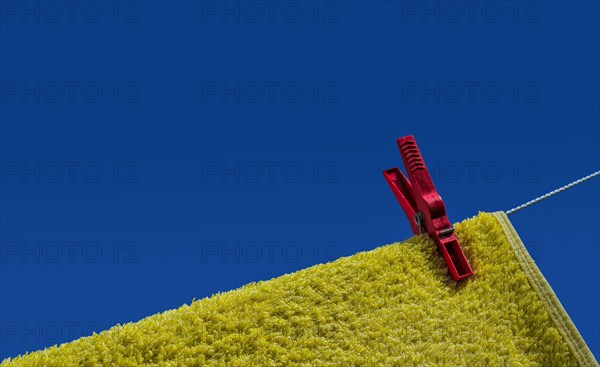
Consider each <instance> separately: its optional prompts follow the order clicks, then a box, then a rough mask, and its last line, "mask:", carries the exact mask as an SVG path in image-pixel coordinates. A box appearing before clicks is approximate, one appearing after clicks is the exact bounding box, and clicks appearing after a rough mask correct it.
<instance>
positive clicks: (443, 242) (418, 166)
mask: <svg viewBox="0 0 600 367" xmlns="http://www.w3.org/2000/svg"><path fill="white" fill-rule="evenodd" d="M397 143H398V149H400V155H401V156H402V160H403V162H404V167H405V168H406V172H407V174H408V179H407V178H406V176H404V174H403V173H402V172H401V171H400V170H399V169H398V168H391V169H388V170H385V171H383V176H384V178H385V180H386V181H387V183H388V185H389V186H390V188H391V189H392V192H393V193H394V196H396V199H397V200H398V202H399V203H400V206H401V207H402V210H404V214H406V217H407V218H408V221H409V222H410V225H411V228H412V231H413V233H414V234H416V235H421V234H424V233H427V234H429V236H430V237H431V239H432V240H433V241H434V242H435V243H436V245H437V247H438V249H439V251H440V253H441V254H442V257H443V258H444V260H445V261H446V264H447V265H448V270H449V272H450V275H451V276H452V278H453V279H454V280H457V281H458V280H461V279H465V278H467V277H469V276H471V275H472V274H473V270H472V269H471V266H470V265H469V262H468V260H467V258H466V256H465V254H464V252H463V251H462V248H461V247H460V244H459V243H458V239H457V238H456V235H455V234H454V227H453V226H452V224H451V223H450V221H449V220H448V217H447V215H446V207H445V206H444V202H443V200H442V198H441V196H440V195H439V194H438V192H437V190H436V189H435V186H434V185H433V181H432V180H431V176H430V175H429V171H427V167H426V166H425V162H424V161H423V157H422V156H421V152H420V151H419V148H418V147H417V143H416V141H415V138H414V137H413V136H412V135H409V136H404V137H402V138H399V139H398V140H397Z"/></svg>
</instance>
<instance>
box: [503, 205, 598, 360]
mask: <svg viewBox="0 0 600 367" xmlns="http://www.w3.org/2000/svg"><path fill="white" fill-rule="evenodd" d="M492 215H494V217H495V218H496V219H497V220H498V222H499V223H500V225H501V226H502V229H503V230H504V233H505V234H506V237H507V238H508V242H509V243H510V245H511V247H512V248H513V251H514V253H515V255H516V256H517V259H518V260H519V264H520V265H521V269H523V271H524V272H525V274H526V275H527V279H528V280H529V283H530V284H531V286H532V287H533V289H534V290H535V291H536V293H537V294H538V296H539V297H540V300H541V301H542V302H543V303H544V305H545V306H546V309H547V310H548V312H549V314H550V317H551V318H552V320H553V321H554V323H555V325H556V327H557V328H558V330H559V331H560V333H561V334H562V336H563V337H564V338H565V340H566V342H567V344H568V345H569V347H570V348H571V351H572V352H573V354H574V355H575V357H576V359H577V363H578V364H579V365H580V366H582V367H586V366H596V367H598V362H597V361H596V359H595V358H594V355H593V354H592V352H591V351H590V349H589V348H588V346H587V344H586V343H585V341H584V340H583V338H582V337H581V334H579V331H578V330H577V328H576V327H575V324H573V321H572V320H571V318H570V317H569V315H568V314H567V311H566V310H565V309H564V308H563V306H562V304H561V303H560V301H559V300H558V298H557V297H556V294H555V293H554V291H553V290H552V288H551V287H550V284H548V281H547V280H546V278H545V277H544V275H543V274H542V273H541V271H540V269H539V268H538V267H537V265H536V264H535V262H534V261H533V259H532V258H531V256H530V255H529V252H528V251H527V249H526V248H525V245H524V244H523V241H521V238H520V237H519V235H518V234H517V231H516V230H515V228H514V227H513V225H512V223H511V222H510V220H509V219H508V217H507V216H506V213H505V212H502V211H500V212H495V213H492Z"/></svg>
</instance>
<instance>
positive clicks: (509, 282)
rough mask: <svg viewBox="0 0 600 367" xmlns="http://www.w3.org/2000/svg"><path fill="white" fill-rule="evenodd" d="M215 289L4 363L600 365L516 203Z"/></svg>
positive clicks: (92, 366)
mask: <svg viewBox="0 0 600 367" xmlns="http://www.w3.org/2000/svg"><path fill="white" fill-rule="evenodd" d="M456 233H457V236H458V238H459V240H460V242H461V245H462V247H463V249H464V251H465V253H466V255H467V257H468V258H469V259H470V262H471V265H472V266H473V269H474V271H475V274H474V276H473V277H472V278H470V279H469V280H467V281H464V282H462V283H459V284H457V283H456V282H454V281H453V280H451V279H450V278H449V276H448V275H447V270H446V265H445V263H444V262H443V260H441V258H440V256H439V255H438V253H437V250H436V248H435V247H434V246H433V245H432V243H431V242H430V240H429V239H428V238H427V237H414V238H411V239H409V240H407V241H405V242H403V243H395V244H392V245H388V246H383V247H380V248H377V249H375V250H373V251H369V252H363V253H358V254H356V255H354V256H350V257H346V258H341V259H339V260H337V261H334V262H331V263H328V264H323V265H317V266H313V267H311V268H308V269H305V270H302V271H299V272H296V273H293V274H288V275H284V276H282V277H279V278H276V279H273V280H270V281H266V282H259V283H254V284H249V285H246V286H244V287H242V288H240V289H237V290H234V291H231V292H227V293H223V294H218V295H214V296H212V297H210V298H206V299H203V300H200V301H196V302H193V303H192V304H191V305H184V306H182V307H181V308H179V309H176V310H171V311H167V312H164V313H162V314H157V315H154V316H151V317H148V318H146V319H143V320H141V321H139V322H137V323H133V324H127V325H124V326H116V327H113V328H111V329H110V330H108V331H105V332H102V333H100V334H95V335H93V336H91V337H87V338H82V339H79V340H76V341H74V342H71V343H67V344H63V345H62V346H60V347H56V346H55V347H51V348H49V349H46V350H44V351H40V352H35V353H32V354H29V355H25V356H22V357H19V358H16V359H14V360H12V361H11V360H5V361H4V362H3V363H2V364H0V366H1V367H17V366H18V367H42V366H46V367H70V366H84V367H96V366H114V367H134V366H144V367H145V366H153V367H154V366H156V367H158V366H160V367H163V366H164V367H167V366H168V367H184V366H185V367H187V366H194V367H195V366H244V367H247V366H285V367H290V366H361V367H367V366H403V367H404V366H449V367H450V366H451V367H461V366H462V367H478V366H511V367H512V366H519V367H533V366H536V367H558V366H560V367H564V366H581V367H589V366H598V363H597V362H596V361H595V359H594V357H593V356H592V354H591V353H590V351H589V349H588V348H587V346H586V345H585V343H584V341H583V340H582V339H581V336H580V335H579V333H578V332H577V329H576V328H575V327H574V326H573V324H572V322H571V320H570V319H569V317H568V316H567V314H566V313H565V311H564V310H563V308H562V306H561V305H560V303H559V302H558V300H557V299H556V296H555V295H554V293H553V292H552V290H551V288H550V287H549V286H548V284H547V283H546V281H545V279H544V278H543V276H542V275H541V274H540V273H539V270H538V269H537V267H536V266H535V264H534V263H533V261H532V260H531V258H530V257H529V255H528V253H527V251H526V250H525V248H524V247H523V244H522V243H521V240H520V239H519V237H518V236H517V234H516V233H515V231H514V229H513V228H512V225H511V224H510V222H509V221H508V219H507V218H506V216H505V215H504V213H500V212H499V213H494V214H487V213H481V214H479V215H478V216H477V217H475V218H472V219H469V220H466V221H464V222H462V223H460V224H458V225H457V226H456Z"/></svg>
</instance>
